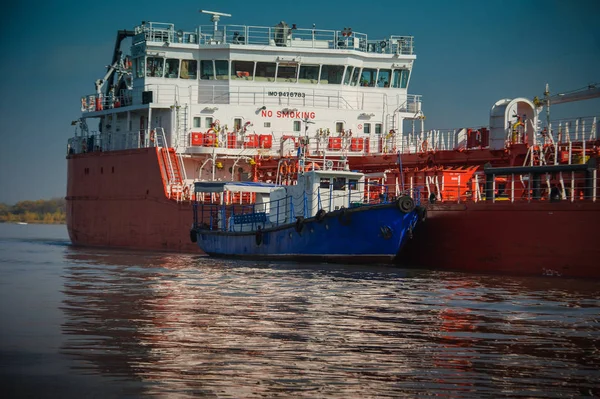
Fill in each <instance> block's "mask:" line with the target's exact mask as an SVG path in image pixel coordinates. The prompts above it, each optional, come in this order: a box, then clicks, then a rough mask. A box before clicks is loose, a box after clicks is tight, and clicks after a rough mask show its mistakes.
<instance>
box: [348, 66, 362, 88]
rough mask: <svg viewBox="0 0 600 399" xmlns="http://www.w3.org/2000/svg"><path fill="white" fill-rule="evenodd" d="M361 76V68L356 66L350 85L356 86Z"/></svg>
mask: <svg viewBox="0 0 600 399" xmlns="http://www.w3.org/2000/svg"><path fill="white" fill-rule="evenodd" d="M359 77H360V68H354V72H353V73H352V81H351V82H350V86H356V85H357V84H358V78H359Z"/></svg>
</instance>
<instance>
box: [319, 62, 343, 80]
mask: <svg viewBox="0 0 600 399" xmlns="http://www.w3.org/2000/svg"><path fill="white" fill-rule="evenodd" d="M343 74H344V67H343V66H341V65H323V66H322V67H321V80H320V81H319V83H321V84H330V85H333V84H335V85H339V84H342V75H343Z"/></svg>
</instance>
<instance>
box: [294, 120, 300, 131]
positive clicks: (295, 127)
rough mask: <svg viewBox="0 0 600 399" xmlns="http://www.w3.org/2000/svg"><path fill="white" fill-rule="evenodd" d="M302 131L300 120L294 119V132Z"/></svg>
mask: <svg viewBox="0 0 600 399" xmlns="http://www.w3.org/2000/svg"><path fill="white" fill-rule="evenodd" d="M299 131H300V121H294V132H299Z"/></svg>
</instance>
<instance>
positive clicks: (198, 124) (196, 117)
mask: <svg viewBox="0 0 600 399" xmlns="http://www.w3.org/2000/svg"><path fill="white" fill-rule="evenodd" d="M200 122H201V119H200V117H199V116H194V127H202V126H200V125H201V123H200Z"/></svg>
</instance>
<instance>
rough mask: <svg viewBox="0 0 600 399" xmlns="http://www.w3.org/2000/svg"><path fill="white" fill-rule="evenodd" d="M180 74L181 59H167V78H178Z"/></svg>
mask: <svg viewBox="0 0 600 399" xmlns="http://www.w3.org/2000/svg"><path fill="white" fill-rule="evenodd" d="M178 76H179V60H176V59H174V58H169V59H167V63H166V64H165V78H176V77H178Z"/></svg>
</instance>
